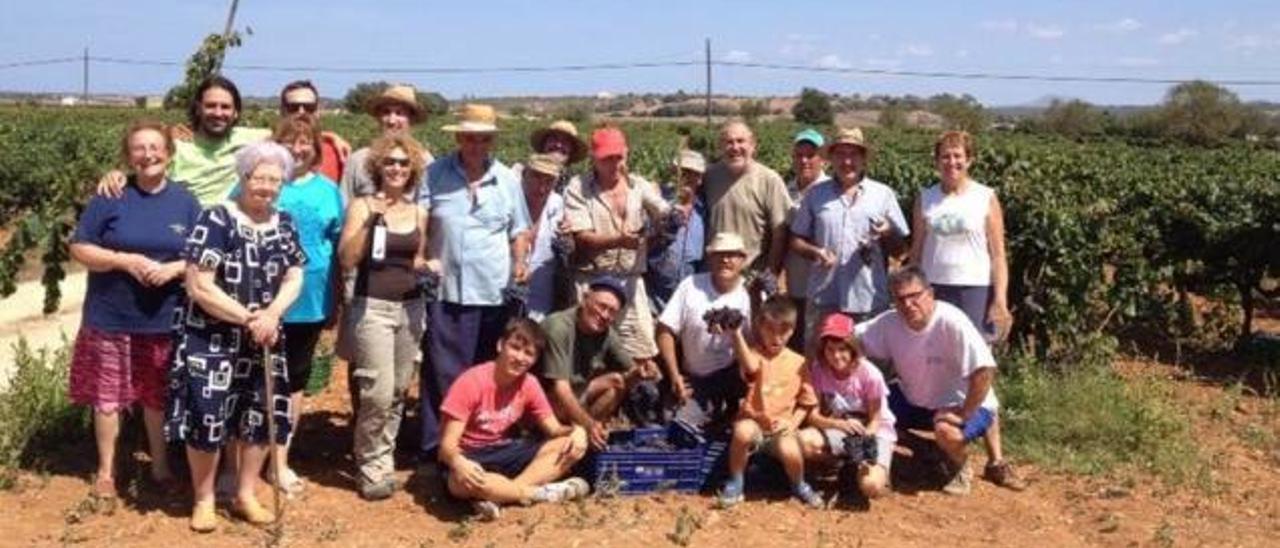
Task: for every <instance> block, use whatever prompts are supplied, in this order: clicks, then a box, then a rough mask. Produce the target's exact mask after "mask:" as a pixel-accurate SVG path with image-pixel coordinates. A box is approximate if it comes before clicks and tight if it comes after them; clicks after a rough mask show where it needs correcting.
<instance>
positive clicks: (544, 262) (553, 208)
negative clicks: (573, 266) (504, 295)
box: [520, 192, 564, 321]
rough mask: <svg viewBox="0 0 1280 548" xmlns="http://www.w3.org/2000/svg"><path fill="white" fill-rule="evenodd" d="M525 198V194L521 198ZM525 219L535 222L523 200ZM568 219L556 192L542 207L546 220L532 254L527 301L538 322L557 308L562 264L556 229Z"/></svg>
mask: <svg viewBox="0 0 1280 548" xmlns="http://www.w3.org/2000/svg"><path fill="white" fill-rule="evenodd" d="M520 195H521V196H522V197H523V196H524V193H521V194H520ZM520 203H521V204H522V206H523V207H524V211H525V217H526V218H533V214H532V213H531V212H530V211H529V204H528V203H527V202H526V201H524V200H521V202H520ZM562 218H564V198H562V197H560V195H559V194H557V193H555V192H552V193H551V194H550V195H548V196H547V201H546V203H545V204H543V205H542V216H541V219H540V220H539V222H538V233H537V234H534V235H533V249H530V250H529V257H528V259H527V260H528V267H529V298H528V300H527V301H525V304H526V305H527V308H528V312H529V317H530V318H533V319H534V320H537V321H542V318H544V317H546V315H547V314H550V313H551V311H552V309H553V308H554V307H555V290H556V271H557V270H559V268H558V267H559V266H560V260H559V259H557V258H556V254H555V252H554V251H553V250H552V248H551V242H552V241H553V240H555V239H556V227H558V226H559V225H560V219H562Z"/></svg>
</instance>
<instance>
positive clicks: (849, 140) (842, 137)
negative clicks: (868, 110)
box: [822, 127, 871, 155]
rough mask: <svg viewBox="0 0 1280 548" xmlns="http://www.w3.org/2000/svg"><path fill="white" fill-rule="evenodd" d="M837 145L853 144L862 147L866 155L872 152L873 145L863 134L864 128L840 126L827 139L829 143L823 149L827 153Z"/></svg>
mask: <svg viewBox="0 0 1280 548" xmlns="http://www.w3.org/2000/svg"><path fill="white" fill-rule="evenodd" d="M837 145H853V146H856V147H858V148H860V149H862V153H863V154H864V155H866V154H871V145H868V144H867V140H866V138H865V137H863V136H862V128H856V127H854V128H840V129H837V130H836V134H835V135H832V136H831V139H830V140H829V141H827V145H826V146H824V147H822V150H823V151H824V152H826V153H827V154H830V153H831V149H832V148H835V147H836V146H837Z"/></svg>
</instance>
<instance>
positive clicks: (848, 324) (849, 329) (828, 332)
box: [818, 312, 853, 339]
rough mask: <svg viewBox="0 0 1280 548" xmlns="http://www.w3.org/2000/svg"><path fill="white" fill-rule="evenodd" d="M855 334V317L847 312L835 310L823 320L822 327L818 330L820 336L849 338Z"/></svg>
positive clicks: (822, 337) (823, 337)
mask: <svg viewBox="0 0 1280 548" xmlns="http://www.w3.org/2000/svg"><path fill="white" fill-rule="evenodd" d="M852 336H853V318H850V317H849V316H848V315H847V314H841V313H839V312H833V313H831V314H829V315H827V317H826V318H825V319H823V320H822V329H820V330H818V338H820V339H825V338H827V337H832V338H836V339H847V338H849V337H852Z"/></svg>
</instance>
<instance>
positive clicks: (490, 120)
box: [440, 103, 498, 133]
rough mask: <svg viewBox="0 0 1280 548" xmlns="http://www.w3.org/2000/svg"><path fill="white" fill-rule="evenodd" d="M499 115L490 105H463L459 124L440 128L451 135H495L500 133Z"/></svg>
mask: <svg viewBox="0 0 1280 548" xmlns="http://www.w3.org/2000/svg"><path fill="white" fill-rule="evenodd" d="M497 122H498V113H497V112H495V111H494V110H493V107H492V106H490V105H480V104H475V103H468V104H465V105H462V112H459V113H458V122H457V123H456V124H449V125H447V126H444V127H442V128H440V129H441V130H443V131H447V132H449V133H495V132H497V131H498V123H497Z"/></svg>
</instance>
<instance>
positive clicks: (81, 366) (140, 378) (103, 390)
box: [71, 325, 173, 413]
mask: <svg viewBox="0 0 1280 548" xmlns="http://www.w3.org/2000/svg"><path fill="white" fill-rule="evenodd" d="M171 350H173V338H172V336H171V335H170V334H168V333H116V332H112V331H103V330H101V329H96V328H93V327H89V326H86V325H82V326H80V333H79V334H77V335H76V344H75V350H74V352H73V354H72V356H71V401H73V402H75V403H78V404H81V405H88V406H91V407H93V409H94V410H95V411H101V412H104V413H111V412H115V411H119V410H121V409H126V408H128V407H129V406H131V405H133V404H134V402H139V403H141V404H142V406H143V407H146V408H148V409H157V410H164V404H165V400H164V393H165V388H164V387H165V384H166V382H167V375H168V373H169V361H170V360H171V359H173V356H172V355H171V354H170V351H171Z"/></svg>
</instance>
